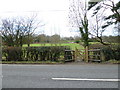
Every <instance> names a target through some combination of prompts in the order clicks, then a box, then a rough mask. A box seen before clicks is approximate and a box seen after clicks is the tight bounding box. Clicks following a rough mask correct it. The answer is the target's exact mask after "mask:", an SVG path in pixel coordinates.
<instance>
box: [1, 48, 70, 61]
mask: <svg viewBox="0 0 120 90" xmlns="http://www.w3.org/2000/svg"><path fill="white" fill-rule="evenodd" d="M66 49H67V50H68V49H70V48H69V47H64V46H50V47H48V46H46V47H45V46H43V47H24V48H21V47H7V48H3V57H5V58H6V60H7V61H47V60H49V61H59V60H62V59H63V58H61V57H64V54H65V53H64V51H65V50H66Z"/></svg>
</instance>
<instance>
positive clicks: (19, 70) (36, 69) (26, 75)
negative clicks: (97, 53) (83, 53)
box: [2, 64, 118, 88]
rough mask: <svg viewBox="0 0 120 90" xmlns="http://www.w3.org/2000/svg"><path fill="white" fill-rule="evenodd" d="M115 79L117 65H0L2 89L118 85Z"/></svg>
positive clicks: (110, 86) (116, 86)
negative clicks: (0, 68)
mask: <svg viewBox="0 0 120 90" xmlns="http://www.w3.org/2000/svg"><path fill="white" fill-rule="evenodd" d="M60 79H63V80H60ZM77 79H78V80H77ZM102 80H103V81H102ZM107 80H111V81H107ZM114 80H115V81H114ZM116 80H118V65H104V64H103V65H101V64H90V65H89V64H86V65H18V64H14V65H13V64H11V65H10V64H6V65H5V64H4V65H2V88H118V81H116Z"/></svg>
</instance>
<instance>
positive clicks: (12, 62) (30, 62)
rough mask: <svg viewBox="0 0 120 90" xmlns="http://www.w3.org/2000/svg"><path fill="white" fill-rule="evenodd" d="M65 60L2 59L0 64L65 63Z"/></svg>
mask: <svg viewBox="0 0 120 90" xmlns="http://www.w3.org/2000/svg"><path fill="white" fill-rule="evenodd" d="M63 63H64V62H62V61H59V62H55V61H0V64H63Z"/></svg>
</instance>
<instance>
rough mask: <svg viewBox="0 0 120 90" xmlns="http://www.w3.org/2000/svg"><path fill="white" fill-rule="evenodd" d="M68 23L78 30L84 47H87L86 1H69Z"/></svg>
mask: <svg viewBox="0 0 120 90" xmlns="http://www.w3.org/2000/svg"><path fill="white" fill-rule="evenodd" d="M69 9H70V14H69V18H70V23H71V24H72V26H73V27H76V28H78V29H79V31H80V33H81V38H82V41H83V42H84V47H87V46H89V32H88V14H87V13H88V9H87V1H86V0H85V1H81V0H70V7H69Z"/></svg>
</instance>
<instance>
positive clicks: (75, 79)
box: [52, 78, 120, 82]
mask: <svg viewBox="0 0 120 90" xmlns="http://www.w3.org/2000/svg"><path fill="white" fill-rule="evenodd" d="M52 80H69V81H105V82H107V81H109V82H118V81H120V79H86V78H84V79H83V78H52Z"/></svg>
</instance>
